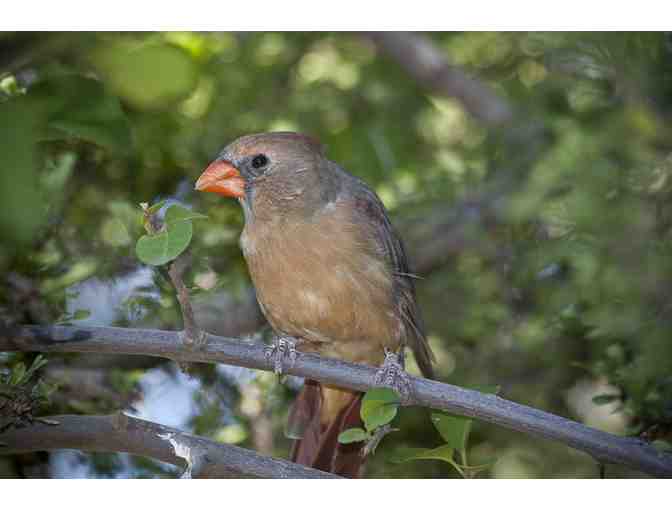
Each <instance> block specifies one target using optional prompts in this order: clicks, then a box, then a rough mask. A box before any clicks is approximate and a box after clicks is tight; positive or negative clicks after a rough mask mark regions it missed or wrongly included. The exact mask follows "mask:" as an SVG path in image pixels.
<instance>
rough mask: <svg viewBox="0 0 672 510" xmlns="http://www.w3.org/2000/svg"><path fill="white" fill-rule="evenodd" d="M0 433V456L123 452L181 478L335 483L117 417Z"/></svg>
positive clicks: (64, 420) (66, 419) (63, 419)
mask: <svg viewBox="0 0 672 510" xmlns="http://www.w3.org/2000/svg"><path fill="white" fill-rule="evenodd" d="M48 419H49V420H50V421H53V422H58V423H57V424H54V425H49V424H45V423H39V422H35V423H33V424H32V425H30V426H27V427H22V428H12V429H9V430H8V431H6V432H4V433H2V434H0V442H2V443H4V444H5V445H6V446H0V453H2V454H14V453H25V452H33V451H42V450H58V449H64V448H66V449H74V450H84V451H91V452H126V453H130V454H132V455H140V456H143V457H151V458H153V459H156V460H160V461H163V462H167V463H169V464H173V465H176V466H180V467H183V468H185V472H184V475H183V478H339V477H338V476H336V475H333V474H331V473H325V472H323V471H319V470H317V469H311V468H308V467H306V466H302V465H300V464H295V463H293V462H289V461H286V460H282V459H275V458H272V457H265V456H263V455H259V454H257V453H255V452H253V451H252V450H247V449H245V448H239V447H237V446H233V445H228V444H223V443H217V442H215V441H211V440H209V439H205V438H202V437H197V436H192V435H191V434H186V433H184V432H180V431H179V430H176V429H173V428H171V427H166V426H164V425H160V424H158V423H152V422H149V421H145V420H140V419H138V418H133V417H132V416H128V415H126V414H123V413H118V414H114V415H108V416H72V415H65V416H50V417H49V418H48Z"/></svg>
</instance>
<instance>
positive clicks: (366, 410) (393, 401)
mask: <svg viewBox="0 0 672 510" xmlns="http://www.w3.org/2000/svg"><path fill="white" fill-rule="evenodd" d="M400 405H401V400H400V399H399V395H398V394H397V392H396V391H394V390H392V389H390V388H372V389H370V390H369V391H367V392H366V393H365V394H364V398H363V399H362V405H361V407H360V410H359V415H360V417H361V418H362V421H363V422H364V429H366V430H364V429H361V428H358V427H355V428H351V429H347V430H344V431H343V432H341V433H340V434H339V436H338V441H339V443H343V444H347V443H358V442H360V441H366V442H367V443H368V444H370V445H372V446H371V450H372V451H373V450H375V447H376V446H377V444H378V443H379V442H380V440H381V439H382V436H381V435H380V434H381V433H382V434H383V435H384V434H385V433H387V432H389V431H391V430H389V426H388V424H389V423H391V422H392V420H394V418H395V417H396V416H397V411H398V409H399V406H400ZM386 426H388V428H385V430H381V429H383V428H384V427H386ZM378 436H380V437H378ZM374 443H375V444H374Z"/></svg>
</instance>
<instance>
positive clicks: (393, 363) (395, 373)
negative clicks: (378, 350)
mask: <svg viewBox="0 0 672 510" xmlns="http://www.w3.org/2000/svg"><path fill="white" fill-rule="evenodd" d="M373 384H374V385H375V386H385V387H388V388H391V389H393V390H394V391H396V392H397V394H398V395H399V397H400V398H401V402H402V403H405V402H408V401H409V400H410V398H411V393H412V392H411V388H412V385H411V379H410V377H409V375H408V373H407V372H406V369H405V368H404V353H403V351H401V352H400V353H399V354H397V353H396V352H394V351H391V350H389V349H385V361H384V362H383V364H382V366H381V367H380V368H379V369H378V371H377V372H376V375H375V376H374V380H373Z"/></svg>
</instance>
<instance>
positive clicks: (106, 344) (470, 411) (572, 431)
mask: <svg viewBox="0 0 672 510" xmlns="http://www.w3.org/2000/svg"><path fill="white" fill-rule="evenodd" d="M0 351H23V352H32V351H39V352H98V353H116V354H118V353H123V354H135V355H145V356H159V357H164V358H169V359H173V360H176V361H187V362H189V361H191V362H205V363H214V362H218V363H227V364H231V365H237V366H243V367H248V368H256V369H261V370H273V366H272V363H271V362H269V360H268V358H266V356H265V355H264V348H263V346H261V345H256V344H255V345H253V344H249V343H244V342H242V341H240V340H236V339H230V338H223V337H217V336H214V335H207V334H206V337H205V339H204V344H203V346H202V348H200V349H198V350H195V349H192V348H188V347H186V346H185V345H184V344H183V343H182V342H181V341H180V336H179V333H178V332H172V331H160V330H140V329H125V328H111V327H68V326H23V327H19V328H14V329H13V330H11V331H10V330H9V329H8V328H5V329H4V330H2V331H0ZM287 372H288V373H290V374H293V375H297V376H299V377H306V378H310V379H315V380H318V381H321V382H323V383H326V384H333V385H335V386H339V387H343V388H349V389H353V390H359V391H366V390H367V389H369V388H371V387H372V386H373V384H372V382H373V380H374V375H375V372H376V370H375V368H373V367H369V366H366V365H359V364H354V363H346V362H343V361H339V360H335V359H329V358H322V357H320V356H317V355H314V354H304V353H301V354H300V355H299V357H298V359H297V361H296V364H295V365H294V366H292V367H289V368H288V369H287ZM411 383H412V393H413V395H412V397H411V399H410V402H409V404H411V405H419V406H425V407H431V408H433V409H441V410H444V411H448V412H451V413H455V414H459V415H463V416H468V417H472V418H476V419H479V420H482V421H486V422H489V423H494V424H496V425H500V426H503V427H506V428H509V429H513V430H517V431H520V432H524V433H526V434H530V435H532V436H536V437H541V438H544V439H552V440H555V441H559V442H561V443H564V444H566V445H568V446H571V447H573V448H576V449H578V450H582V451H584V452H586V453H588V454H589V455H591V456H593V457H594V458H595V459H596V460H597V461H599V462H602V463H616V464H623V465H625V466H628V467H631V468H634V469H638V470H641V471H644V472H646V473H649V474H652V475H656V476H661V477H672V456H671V455H669V454H665V453H662V452H659V451H658V450H656V449H655V448H654V447H653V446H651V445H649V444H648V443H646V442H644V441H642V440H639V439H635V438H626V437H618V436H614V435H613V434H608V433H606V432H602V431H599V430H595V429H592V428H590V427H586V426H584V425H582V424H580V423H576V422H574V421H571V420H568V419H566V418H562V417H560V416H556V415H553V414H550V413H547V412H544V411H540V410H538V409H534V408H532V407H528V406H525V405H521V404H517V403H515V402H511V401H508V400H505V399H503V398H500V397H498V396H495V395H485V394H483V393H480V392H478V391H474V390H467V389H464V388H460V387H457V386H453V385H450V384H445V383H440V382H437V381H430V380H428V379H421V378H417V377H411Z"/></svg>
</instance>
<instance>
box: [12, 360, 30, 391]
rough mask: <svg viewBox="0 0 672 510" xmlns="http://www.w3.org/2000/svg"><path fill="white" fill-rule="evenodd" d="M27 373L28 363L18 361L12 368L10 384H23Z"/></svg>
mask: <svg viewBox="0 0 672 510" xmlns="http://www.w3.org/2000/svg"><path fill="white" fill-rule="evenodd" d="M25 374H26V365H25V364H24V363H22V362H19V363H17V364H16V365H14V368H13V369H12V377H11V378H10V379H9V384H10V385H13V386H16V385H19V384H21V381H22V380H23V376H24V375H25Z"/></svg>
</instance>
